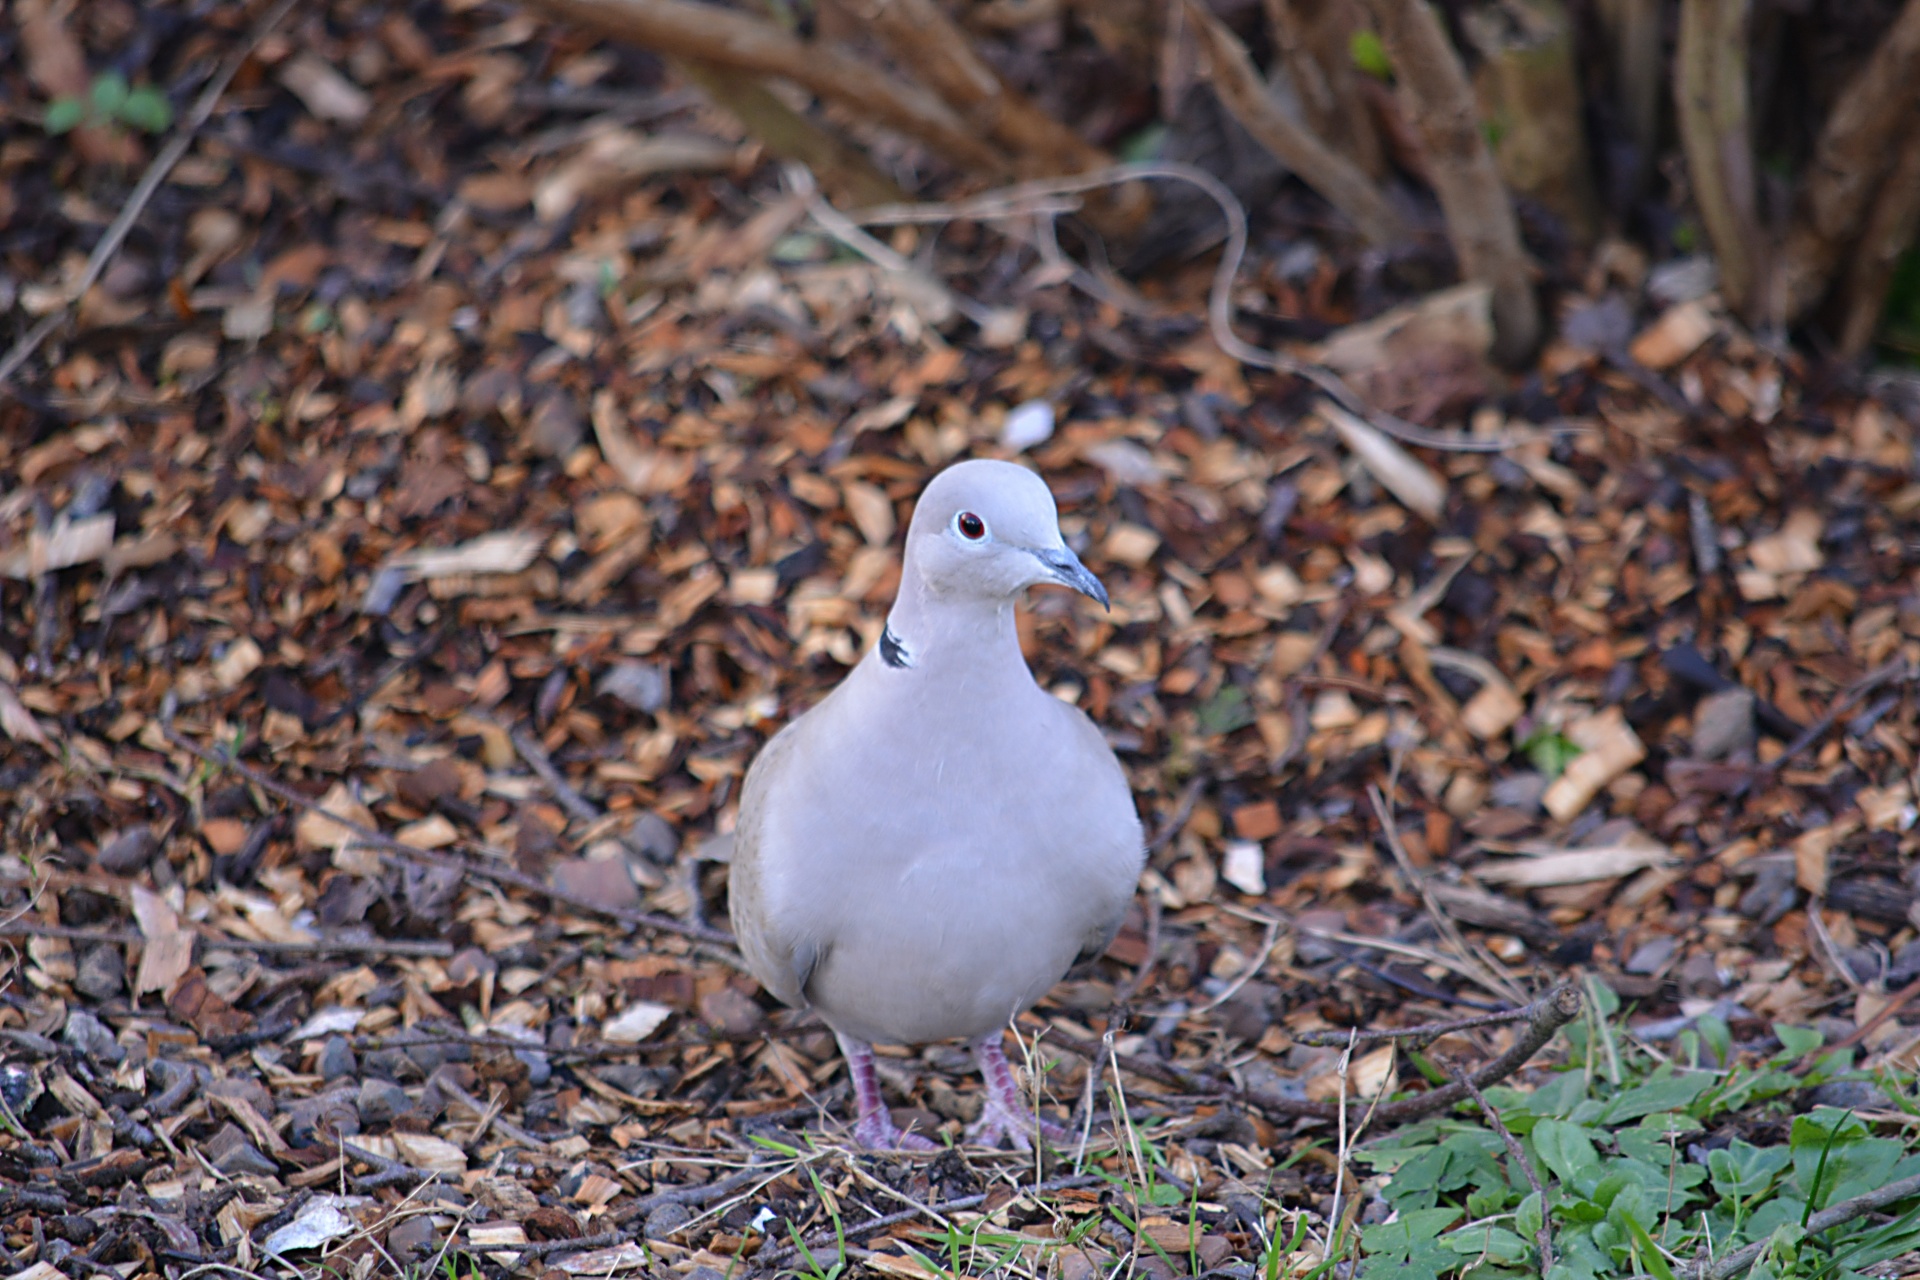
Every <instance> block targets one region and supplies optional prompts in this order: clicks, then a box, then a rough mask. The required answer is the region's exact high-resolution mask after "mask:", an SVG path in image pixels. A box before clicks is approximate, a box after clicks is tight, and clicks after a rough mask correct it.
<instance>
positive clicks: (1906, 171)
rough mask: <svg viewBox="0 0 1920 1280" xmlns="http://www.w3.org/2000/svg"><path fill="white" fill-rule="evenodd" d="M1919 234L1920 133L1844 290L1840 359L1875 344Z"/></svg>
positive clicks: (1904, 147)
mask: <svg viewBox="0 0 1920 1280" xmlns="http://www.w3.org/2000/svg"><path fill="white" fill-rule="evenodd" d="M1915 8H1916V10H1920V0H1915ZM1917 25H1920V24H1917ZM1916 78H1920V77H1916ZM1916 230H1920V129H1917V130H1913V131H1912V132H1909V133H1908V134H1907V136H1906V137H1905V138H1904V139H1902V140H1901V142H1900V150H1899V154H1898V158H1897V159H1896V160H1895V161H1894V162H1893V169H1892V171H1891V172H1890V173H1888V174H1887V180H1886V181H1885V182H1883V183H1881V184H1880V194H1879V195H1877V196H1875V197H1874V198H1873V208H1872V209H1871V210H1870V211H1869V212H1868V214H1867V225H1866V230H1865V231H1864V232H1863V233H1862V234H1861V236H1860V245H1859V248H1857V249H1855V250H1854V254H1853V265H1852V267H1851V269H1850V270H1849V271H1848V273H1847V279H1846V282H1845V285H1844V286H1843V294H1842V301H1843V306H1844V313H1843V315H1842V319H1841V322H1840V354H1842V355H1843V356H1845V357H1846V358H1847V359H1849V360H1858V359H1860V358H1861V357H1862V356H1864V355H1866V354H1867V349H1868V348H1869V347H1871V346H1872V345H1873V335H1874V333H1875V332H1876V331H1877V330H1878V329H1879V327H1880V315H1881V313H1882V312H1883V311H1884V310H1885V309H1886V305H1887V291H1888V290H1889V289H1890V288H1891V287H1892V286H1893V277H1894V269H1895V267H1896V266H1898V264H1899V262H1900V257H1901V255H1902V254H1904V253H1906V251H1907V247H1908V246H1909V245H1911V244H1912V243H1913V240H1914V233H1915V231H1916Z"/></svg>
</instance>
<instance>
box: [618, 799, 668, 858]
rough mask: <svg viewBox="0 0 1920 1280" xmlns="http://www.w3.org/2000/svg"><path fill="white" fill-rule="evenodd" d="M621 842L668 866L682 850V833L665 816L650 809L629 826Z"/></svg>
mask: <svg viewBox="0 0 1920 1280" xmlns="http://www.w3.org/2000/svg"><path fill="white" fill-rule="evenodd" d="M620 839H621V843H622V844H625V845H626V846H627V848H629V849H631V850H633V851H634V852H635V853H637V854H639V855H640V856H641V857H643V858H645V859H646V860H647V861H649V862H656V863H658V864H660V865H661V866H663V867H664V866H666V865H667V864H668V863H669V862H672V861H673V856H674V855H675V854H676V853H679V852H680V833H679V832H677V831H675V830H674V829H673V825H672V824H671V823H669V822H668V821H667V820H666V819H665V818H663V817H661V816H660V815H659V814H657V813H655V812H654V811H653V810H651V809H648V810H646V811H645V812H644V813H642V814H641V815H640V816H639V817H637V818H635V819H634V820H633V821H632V822H631V823H629V824H628V826H627V834H626V835H624V836H622V837H621V838H620Z"/></svg>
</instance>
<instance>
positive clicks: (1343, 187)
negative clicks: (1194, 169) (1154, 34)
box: [1186, 0, 1406, 244]
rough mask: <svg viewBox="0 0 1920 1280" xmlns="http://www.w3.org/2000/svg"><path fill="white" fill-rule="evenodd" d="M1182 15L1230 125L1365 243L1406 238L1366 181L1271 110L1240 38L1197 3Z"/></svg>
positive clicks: (1191, 1)
mask: <svg viewBox="0 0 1920 1280" xmlns="http://www.w3.org/2000/svg"><path fill="white" fill-rule="evenodd" d="M1186 15H1187V20H1188V21H1189V22H1191V23H1192V24H1193V27H1194V30H1195V31H1197V32H1198V33H1199V36H1200V41H1201V44H1202V46H1203V47H1204V48H1205V49H1206V51H1207V61H1208V62H1209V63H1210V64H1211V66H1212V69H1213V70H1212V76H1211V78H1210V82H1211V83H1212V85H1213V89H1214V92H1215V93H1217V94H1219V95H1220V101H1221V102H1222V103H1223V104H1224V105H1225V106H1226V108H1227V110H1228V111H1230V112H1232V113H1233V117H1234V119H1236V120H1238V121H1239V122H1240V123H1241V124H1242V125H1243V126H1245V128H1246V130H1247V132H1248V133H1250V134H1252V135H1253V136H1254V138H1256V139H1257V140H1258V141H1259V143H1260V145H1261V146H1263V147H1265V148H1266V149H1267V150H1269V151H1271V152H1272V153H1273V154H1274V155H1275V156H1277V157H1278V158H1279V159H1280V161H1281V162H1282V163H1283V164H1285V165H1286V166H1287V167H1288V168H1290V169H1292V170H1293V171H1294V172H1295V173H1297V174H1299V175H1300V179H1301V181H1303V182H1305V183H1306V184H1307V185H1308V186H1310V187H1312V188H1313V189H1314V190H1315V191H1318V192H1319V193H1320V194H1321V195H1323V196H1325V197H1326V198H1327V201H1328V203H1330V204H1332V205H1333V207H1334V208H1336V209H1338V210H1340V212H1341V213H1344V214H1345V215H1346V216H1347V217H1349V218H1351V219H1352V220H1353V225H1354V226H1355V227H1356V228H1357V229H1358V230H1359V232H1360V234H1361V235H1363V236H1365V237H1366V238H1367V239H1368V240H1370V241H1372V242H1373V243H1375V244H1388V243H1391V242H1393V241H1395V240H1399V239H1403V238H1405V236H1406V227H1405V225H1404V224H1403V223H1402V222H1401V220H1400V216H1399V214H1397V213H1395V212H1394V210H1393V206H1392V205H1390V204H1388V203H1387V198H1386V196H1385V194H1384V193H1382V192H1381V190H1380V189H1379V188H1378V187H1376V186H1374V184H1373V183H1372V182H1371V181H1370V180H1369V179H1368V178H1367V175H1366V174H1364V173H1362V172H1361V171H1360V170H1359V169H1358V168H1357V167H1356V166H1355V165H1354V164H1353V163H1352V162H1351V161H1349V160H1348V159H1347V158H1346V157H1344V156H1342V155H1339V154H1337V153H1336V152H1334V151H1332V150H1331V149H1329V148H1328V146H1327V145H1326V143H1324V142H1322V141H1321V140H1320V139H1319V138H1317V137H1315V136H1314V135H1313V134H1312V133H1310V132H1308V131H1307V130H1306V129H1305V128H1303V127H1302V126H1300V125H1298V124H1296V123H1294V122H1293V121H1292V120H1289V119H1288V118H1287V117H1286V116H1285V115H1284V114H1282V113H1281V111H1280V109H1279V108H1278V107H1277V106H1275V105H1274V103H1273V100H1272V99H1271V98H1269V97H1268V96H1267V88H1266V84H1265V83H1264V82H1263V81H1262V80H1261V79H1260V73H1259V72H1258V71H1256V70H1255V69H1254V66H1253V59H1252V58H1251V57H1249V56H1248V55H1247V49H1246V46H1245V45H1243V44H1241V43H1240V38H1239V37H1238V36H1236V35H1234V34H1233V32H1231V31H1229V30H1227V27H1226V25H1225V24H1224V23H1222V22H1221V21H1220V19H1218V18H1216V17H1214V16H1213V14H1212V12H1211V11H1210V10H1208V9H1207V7H1206V6H1205V5H1204V4H1201V3H1200V0H1186Z"/></svg>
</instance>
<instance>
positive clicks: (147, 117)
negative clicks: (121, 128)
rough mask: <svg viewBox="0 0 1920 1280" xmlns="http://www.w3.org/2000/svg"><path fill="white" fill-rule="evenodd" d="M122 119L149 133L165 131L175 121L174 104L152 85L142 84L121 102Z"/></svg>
mask: <svg viewBox="0 0 1920 1280" xmlns="http://www.w3.org/2000/svg"><path fill="white" fill-rule="evenodd" d="M120 119H121V120H123V121H125V122H126V123H127V124H130V125H132V126H133V127H134V128H136V129H144V130H146V131H147V132H148V133H164V132H166V129H167V127H168V126H169V125H171V124H172V123H173V104H172V103H171V102H168V101H167V96H166V95H165V94H163V93H161V92H160V91H159V90H158V89H155V88H154V87H153V86H151V85H142V86H141V87H140V88H138V89H135V90H134V91H133V92H132V93H130V94H128V95H127V100H126V101H125V102H123V103H121V104H120Z"/></svg>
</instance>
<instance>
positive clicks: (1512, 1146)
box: [1458, 1076, 1553, 1275]
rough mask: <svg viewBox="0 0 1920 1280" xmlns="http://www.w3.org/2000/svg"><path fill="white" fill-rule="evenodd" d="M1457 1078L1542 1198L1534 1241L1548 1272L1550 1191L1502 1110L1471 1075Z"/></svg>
mask: <svg viewBox="0 0 1920 1280" xmlns="http://www.w3.org/2000/svg"><path fill="white" fill-rule="evenodd" d="M1458 1078H1459V1081H1460V1083H1461V1084H1463V1085H1465V1086H1466V1089H1467V1092H1468V1093H1471V1094H1472V1095H1473V1100H1474V1101H1475V1102H1477V1103H1479V1104H1480V1114H1481V1115H1483V1116H1485V1117H1486V1118H1487V1124H1488V1125H1489V1126H1490V1127H1491V1128H1492V1129H1493V1131H1494V1132H1495V1133H1497V1134H1499V1135H1500V1141H1501V1142H1503V1143H1505V1144H1506V1148H1507V1154H1508V1155H1509V1156H1511V1157H1513V1162H1514V1163H1515V1164H1517V1165H1519V1166H1520V1171H1521V1172H1522V1173H1524V1174H1526V1175H1527V1185H1528V1186H1529V1187H1532V1188H1533V1194H1535V1195H1537V1196H1539V1197H1540V1229H1539V1230H1538V1231H1535V1232H1534V1234H1533V1242H1534V1244H1536V1245H1538V1246H1539V1248H1540V1273H1541V1274H1542V1275H1545V1274H1546V1273H1548V1272H1550V1271H1552V1270H1553V1232H1552V1231H1551V1230H1550V1229H1549V1228H1548V1226H1547V1224H1548V1223H1549V1222H1551V1221H1553V1215H1552V1214H1551V1213H1549V1212H1548V1211H1547V1190H1546V1188H1545V1187H1543V1186H1541V1185H1540V1175H1539V1173H1538V1172H1537V1171H1535V1169H1534V1167H1533V1161H1531V1160H1529V1159H1527V1151H1526V1148H1525V1147H1522V1146H1521V1145H1520V1139H1518V1138H1516V1137H1514V1136H1513V1130H1511V1129H1509V1128H1507V1125H1506V1122H1505V1121H1504V1120H1502V1119H1501V1118H1500V1113H1499V1112H1498V1111H1495V1110H1494V1109H1493V1104H1492V1103H1491V1102H1488V1101H1487V1095H1486V1094H1484V1093H1482V1092H1480V1089H1479V1086H1477V1085H1475V1084H1474V1083H1473V1080H1472V1078H1471V1077H1468V1076H1460V1077H1458Z"/></svg>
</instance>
